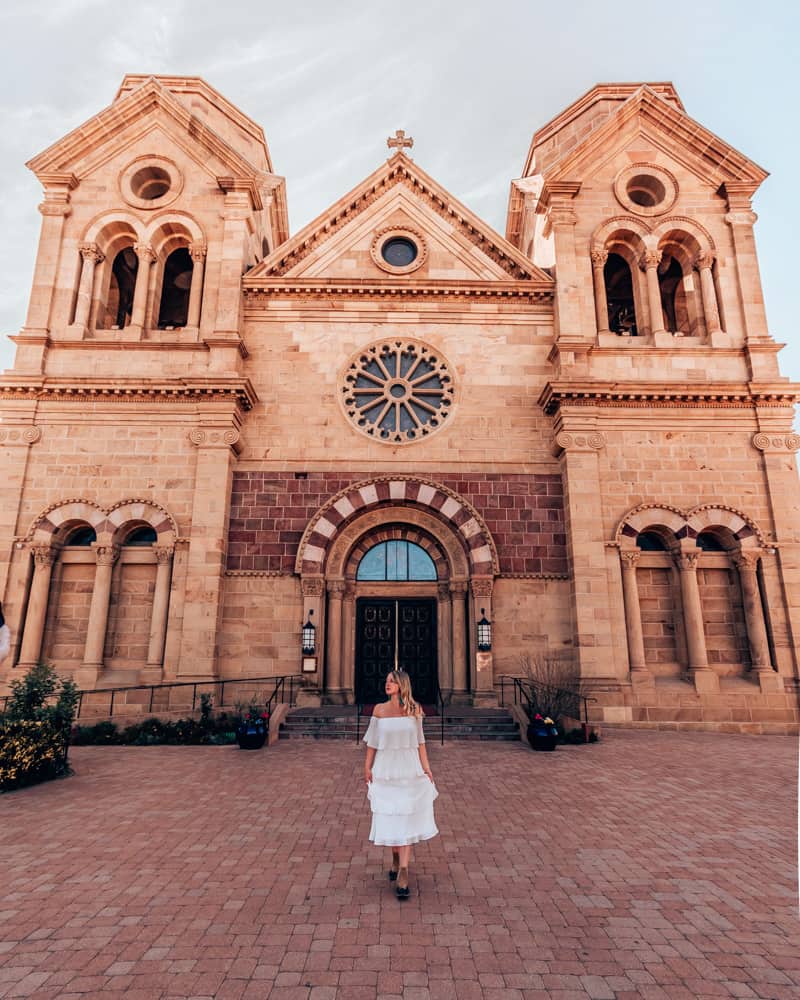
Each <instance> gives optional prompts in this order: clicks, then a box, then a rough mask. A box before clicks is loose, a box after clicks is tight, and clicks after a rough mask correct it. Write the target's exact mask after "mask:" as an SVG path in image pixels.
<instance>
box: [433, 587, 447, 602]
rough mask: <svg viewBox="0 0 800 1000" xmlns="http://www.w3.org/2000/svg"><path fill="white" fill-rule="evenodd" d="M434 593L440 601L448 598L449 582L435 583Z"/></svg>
mask: <svg viewBox="0 0 800 1000" xmlns="http://www.w3.org/2000/svg"><path fill="white" fill-rule="evenodd" d="M436 594H437V596H438V598H439V600H440V601H448V600H449V599H450V584H449V583H438V584H437V585H436Z"/></svg>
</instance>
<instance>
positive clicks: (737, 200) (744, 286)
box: [724, 181, 775, 378]
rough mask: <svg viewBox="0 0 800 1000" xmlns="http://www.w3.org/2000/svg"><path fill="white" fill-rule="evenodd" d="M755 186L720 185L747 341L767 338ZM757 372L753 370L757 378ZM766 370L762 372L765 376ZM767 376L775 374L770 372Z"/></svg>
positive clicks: (737, 183)
mask: <svg viewBox="0 0 800 1000" xmlns="http://www.w3.org/2000/svg"><path fill="white" fill-rule="evenodd" d="M756 186H757V185H755V184H753V183H752V182H747V181H743V182H742V181H738V182H737V181H729V182H726V184H725V185H724V190H725V197H726V198H727V201H728V214H727V215H726V216H725V221H726V222H727V223H728V225H729V226H730V227H731V236H732V238H733V259H734V263H735V266H736V274H737V276H738V279H739V300H740V303H741V309H742V318H743V320H744V329H745V336H746V338H747V340H748V341H751V340H761V341H768V340H769V339H770V337H769V332H768V328H767V314H766V310H765V308H764V295H763V292H762V289H761V275H760V273H759V268H758V256H757V254H756V241H755V234H754V233H753V226H754V225H755V223H756V221H757V220H758V216H757V215H756V213H755V212H754V211H753V210H752V206H751V203H750V199H751V198H752V196H753V193H754V191H755V188H756ZM760 374H761V373H759V372H756V373H754V376H753V377H754V378H758V377H759V376H760ZM766 374H767V373H766V372H765V375H766ZM770 374H771V377H773V378H774V377H775V375H774V373H771V371H770Z"/></svg>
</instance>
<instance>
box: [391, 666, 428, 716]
mask: <svg viewBox="0 0 800 1000" xmlns="http://www.w3.org/2000/svg"><path fill="white" fill-rule="evenodd" d="M389 676H390V677H391V678H392V680H393V681H394V682H395V683H396V684H397V685H399V687H400V704H401V706H402V708H403V713H404V714H405V715H422V706H421V705H419V704H418V703H417V702H416V701H414V695H413V694H412V693H411V678H410V677H409V675H408V674H407V673H406V672H405V670H390V671H389Z"/></svg>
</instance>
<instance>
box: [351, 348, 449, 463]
mask: <svg viewBox="0 0 800 1000" xmlns="http://www.w3.org/2000/svg"><path fill="white" fill-rule="evenodd" d="M339 398H340V399H341V401H342V403H343V404H344V409H345V413H346V414H347V416H348V418H349V420H350V421H351V422H352V423H353V424H354V425H355V426H356V427H357V428H358V430H360V431H362V432H363V433H364V434H367V435H368V436H369V437H371V438H374V439H375V440H376V441H385V442H386V443H387V444H411V443H412V442H415V441H422V440H423V439H424V438H426V437H429V436H430V435H431V434H432V433H433V432H434V431H436V430H438V429H439V428H440V427H442V425H443V424H444V422H445V421H446V420H447V417H448V415H449V414H450V412H451V410H452V408H453V402H454V399H455V386H454V384H453V377H452V375H451V374H450V369H449V367H448V365H447V363H446V362H445V360H444V358H442V356H441V355H440V354H439V353H438V352H437V351H434V350H433V349H432V348H430V347H428V345H427V344H421V343H419V342H418V341H413V340H389V341H383V342H380V343H377V344H371V345H370V346H369V347H367V348H366V349H365V350H363V351H361V352H360V353H359V354H357V355H356V356H355V357H354V358H353V359H352V360H351V361H350V363H349V364H348V365H347V367H346V368H345V370H344V372H343V374H342V376H341V378H340V397H339Z"/></svg>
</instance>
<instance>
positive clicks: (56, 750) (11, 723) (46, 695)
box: [0, 663, 78, 792]
mask: <svg viewBox="0 0 800 1000" xmlns="http://www.w3.org/2000/svg"><path fill="white" fill-rule="evenodd" d="M77 704H78V689H77V687H76V686H75V684H74V683H73V681H71V680H67V679H65V678H62V677H59V676H58V675H57V674H56V672H55V670H53V668H52V667H50V666H48V665H47V664H45V663H39V664H37V665H36V666H35V667H32V668H31V669H30V670H29V671H28V673H27V674H26V675H25V676H24V677H22V678H20V679H19V680H15V681H12V682H11V696H10V697H9V699H8V704H7V705H6V709H5V711H4V712H3V713H2V715H0V791H3V792H5V791H10V790H12V789H14V788H21V787H22V786H23V785H31V784H33V783H34V782H37V781H45V780H46V779H48V778H58V777H61V776H63V775H65V774H68V773H69V765H68V763H67V749H68V746H69V734H70V730H71V728H72V722H73V719H74V718H75V710H76V708H77Z"/></svg>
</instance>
